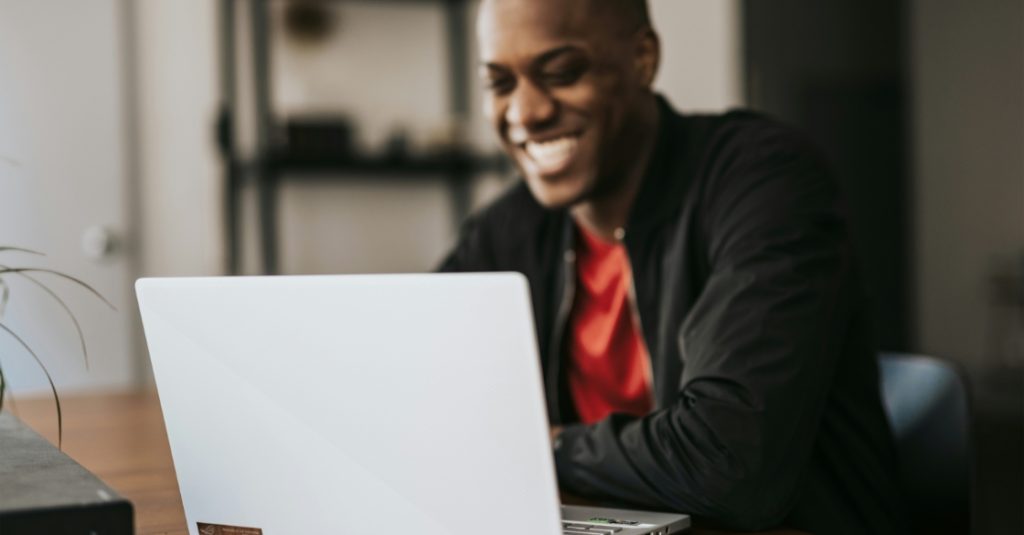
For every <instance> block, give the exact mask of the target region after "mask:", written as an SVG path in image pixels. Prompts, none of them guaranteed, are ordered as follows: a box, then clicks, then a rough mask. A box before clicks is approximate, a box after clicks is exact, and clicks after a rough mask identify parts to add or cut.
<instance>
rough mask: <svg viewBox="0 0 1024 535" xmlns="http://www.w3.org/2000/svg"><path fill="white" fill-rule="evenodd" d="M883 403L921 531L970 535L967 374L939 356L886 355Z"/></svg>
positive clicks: (882, 362)
mask: <svg viewBox="0 0 1024 535" xmlns="http://www.w3.org/2000/svg"><path fill="white" fill-rule="evenodd" d="M879 374H880V376H881V390H882V401H883V403H884V405H885V410H886V413H887V414H888V417H889V423H890V425H891V427H892V431H893V435H894V436H895V439H896V448H897V450H898V452H899V456H900V472H901V473H900V476H901V479H902V482H903V485H904V489H905V492H906V496H907V501H908V506H909V507H910V509H911V516H912V520H913V522H914V524H915V528H916V531H917V532H918V533H930V534H931V533H936V534H941V533H970V530H971V529H970V528H971V526H970V522H971V465H972V462H971V446H970V444H971V441H970V418H969V414H970V412H969V407H968V397H967V388H966V386H965V385H964V381H963V378H962V376H961V374H960V373H959V372H958V371H957V369H956V368H954V367H953V366H952V365H950V364H949V363H947V362H943V361H941V360H939V359H936V358H934V357H928V356H923V355H910V354H903V353H883V354H882V355H880V357H879Z"/></svg>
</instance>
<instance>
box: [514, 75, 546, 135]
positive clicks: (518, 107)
mask: <svg viewBox="0 0 1024 535" xmlns="http://www.w3.org/2000/svg"><path fill="white" fill-rule="evenodd" d="M554 115H555V102H554V100H552V98H551V96H550V95H548V94H547V93H546V92H545V91H543V90H542V89H540V88H538V87H537V86H536V85H534V84H532V83H530V82H528V81H526V82H523V83H520V84H519V85H518V86H517V87H516V89H515V91H513V93H512V95H511V97H510V99H509V103H508V108H507V109H506V110H505V120H506V121H508V124H509V126H512V127H519V128H525V129H530V128H535V127H536V126H538V125H542V124H543V123H545V122H548V121H550V120H551V119H552V118H553V117H554Z"/></svg>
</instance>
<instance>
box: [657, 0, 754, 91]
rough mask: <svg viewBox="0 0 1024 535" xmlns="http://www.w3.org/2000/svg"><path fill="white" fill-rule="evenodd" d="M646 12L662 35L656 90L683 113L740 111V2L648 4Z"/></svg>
mask: <svg viewBox="0 0 1024 535" xmlns="http://www.w3.org/2000/svg"><path fill="white" fill-rule="evenodd" d="M650 9H651V19H652V20H653V22H654V27H655V29H656V30H657V31H658V32H659V34H660V35H661V49H662V61H661V72H660V74H659V75H658V79H657V83H656V86H657V87H658V89H659V90H660V91H662V92H663V93H664V94H665V95H666V96H668V98H669V100H670V101H671V102H672V103H673V104H674V105H675V106H676V107H678V108H679V109H681V110H684V111H721V110H723V109H727V108H734V107H738V106H742V105H743V104H744V100H743V86H744V81H743V34H742V26H741V25H742V18H741V17H742V13H741V11H740V10H741V5H740V2H739V0H650Z"/></svg>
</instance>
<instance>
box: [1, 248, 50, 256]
mask: <svg viewBox="0 0 1024 535" xmlns="http://www.w3.org/2000/svg"><path fill="white" fill-rule="evenodd" d="M4 251H17V252H19V253H28V254H34V255H39V256H46V255H45V254H43V253H40V252H39V251H33V250H32V249H25V248H24V247H11V246H4V247H0V253H2V252H4Z"/></svg>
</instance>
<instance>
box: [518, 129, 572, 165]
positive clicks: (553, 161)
mask: <svg viewBox="0 0 1024 535" xmlns="http://www.w3.org/2000/svg"><path fill="white" fill-rule="evenodd" d="M578 144H579V139H578V138H577V137H576V136H563V137H560V138H557V139H552V140H549V141H543V142H536V141H527V142H526V145H525V148H526V153H527V154H529V155H530V158H531V159H533V161H534V162H536V163H537V165H538V167H540V170H541V172H554V171H558V170H560V169H562V168H563V167H564V166H565V165H566V164H568V163H569V160H570V159H572V157H573V155H574V154H575V153H576V146H577V145H578Z"/></svg>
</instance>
